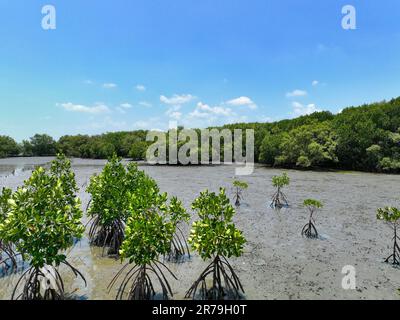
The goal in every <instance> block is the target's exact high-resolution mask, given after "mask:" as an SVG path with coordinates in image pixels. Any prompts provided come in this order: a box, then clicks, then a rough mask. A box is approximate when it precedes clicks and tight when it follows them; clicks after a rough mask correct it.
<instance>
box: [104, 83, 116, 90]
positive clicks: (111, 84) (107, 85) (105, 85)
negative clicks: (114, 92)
mask: <svg viewBox="0 0 400 320" xmlns="http://www.w3.org/2000/svg"><path fill="white" fill-rule="evenodd" d="M116 87H117V85H116V84H115V83H104V84H103V88H105V89H114V88H116Z"/></svg>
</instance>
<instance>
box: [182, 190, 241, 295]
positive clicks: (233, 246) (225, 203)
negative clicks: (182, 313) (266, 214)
mask: <svg viewBox="0 0 400 320" xmlns="http://www.w3.org/2000/svg"><path fill="white" fill-rule="evenodd" d="M192 208H193V210H195V211H196V212H197V213H198V215H199V217H200V220H199V221H196V222H194V223H193V228H192V230H191V235H190V238H189V243H190V244H191V246H192V248H193V249H194V250H196V251H197V252H198V254H199V255H200V257H201V258H202V259H203V260H208V259H212V262H211V264H210V265H209V266H208V267H207V268H206V269H205V270H204V271H203V273H202V274H201V275H200V277H199V278H198V279H197V280H196V281H195V282H194V284H193V285H192V287H191V288H190V289H189V290H188V292H187V293H186V298H190V297H192V298H193V299H196V298H197V297H198V296H197V294H199V298H200V299H203V300H222V299H225V298H229V299H240V296H241V295H240V294H241V293H244V290H243V286H242V284H241V282H240V280H239V277H238V276H237V274H236V273H235V271H234V269H233V267H232V266H231V265H230V263H229V261H228V260H227V259H228V258H231V257H239V256H241V255H242V253H243V247H244V244H245V243H246V240H245V238H244V236H243V234H242V232H241V231H240V230H238V229H237V228H236V226H235V224H234V223H233V222H232V218H233V216H234V214H235V209H234V208H233V206H232V205H231V203H230V201H229V199H228V197H227V196H226V194H225V189H222V188H221V189H220V192H219V194H218V195H217V194H215V193H209V191H208V190H206V191H204V192H202V193H201V194H200V196H199V197H198V198H197V199H196V200H195V201H194V202H193V204H192ZM208 276H211V278H212V279H211V280H212V285H211V286H209V283H208V281H207V278H208Z"/></svg>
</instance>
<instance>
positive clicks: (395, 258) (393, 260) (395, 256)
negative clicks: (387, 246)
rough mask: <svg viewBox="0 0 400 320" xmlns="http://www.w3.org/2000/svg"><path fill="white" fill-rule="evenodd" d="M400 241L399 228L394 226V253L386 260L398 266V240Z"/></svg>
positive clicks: (399, 262)
mask: <svg viewBox="0 0 400 320" xmlns="http://www.w3.org/2000/svg"><path fill="white" fill-rule="evenodd" d="M398 240H399V241H400V237H399V236H398V235H397V229H396V227H395V228H394V237H393V241H394V244H393V254H391V255H390V256H389V257H388V258H387V259H386V260H385V262H386V263H391V264H393V265H396V266H400V246H399V244H398V242H397V241H398Z"/></svg>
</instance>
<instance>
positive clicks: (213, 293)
mask: <svg viewBox="0 0 400 320" xmlns="http://www.w3.org/2000/svg"><path fill="white" fill-rule="evenodd" d="M208 276H210V277H212V286H211V287H209V286H208V285H207V278H208ZM241 293H244V289H243V286H242V284H241V282H240V280H239V277H238V276H237V274H236V273H235V271H234V270H233V268H232V266H231V265H230V264H229V262H228V260H227V259H226V258H225V257H224V256H216V257H215V259H214V260H213V262H212V263H211V264H210V265H209V266H208V267H207V268H206V269H205V270H204V271H203V273H202V274H201V275H200V277H199V279H198V280H197V281H196V282H195V283H194V284H193V285H192V287H191V288H190V289H189V290H188V291H187V293H186V296H185V297H186V298H192V299H193V300H194V299H197V298H199V299H200V300H224V299H230V300H239V299H241Z"/></svg>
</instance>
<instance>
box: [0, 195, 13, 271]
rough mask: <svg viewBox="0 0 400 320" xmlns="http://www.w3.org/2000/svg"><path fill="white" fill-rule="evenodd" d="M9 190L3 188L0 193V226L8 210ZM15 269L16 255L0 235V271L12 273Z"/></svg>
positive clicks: (3, 235) (11, 245) (11, 246)
mask: <svg viewBox="0 0 400 320" xmlns="http://www.w3.org/2000/svg"><path fill="white" fill-rule="evenodd" d="M11 196H12V191H11V189H8V188H3V190H2V192H1V193H0V224H1V223H3V222H4V221H5V220H6V218H7V214H8V212H9V210H10V203H9V201H10V199H11ZM16 267H17V254H16V253H15V251H14V245H13V244H12V243H10V242H8V241H7V239H6V235H5V234H1V233H0V271H1V272H3V271H4V272H9V271H10V270H11V271H14V270H15V269H16Z"/></svg>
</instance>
